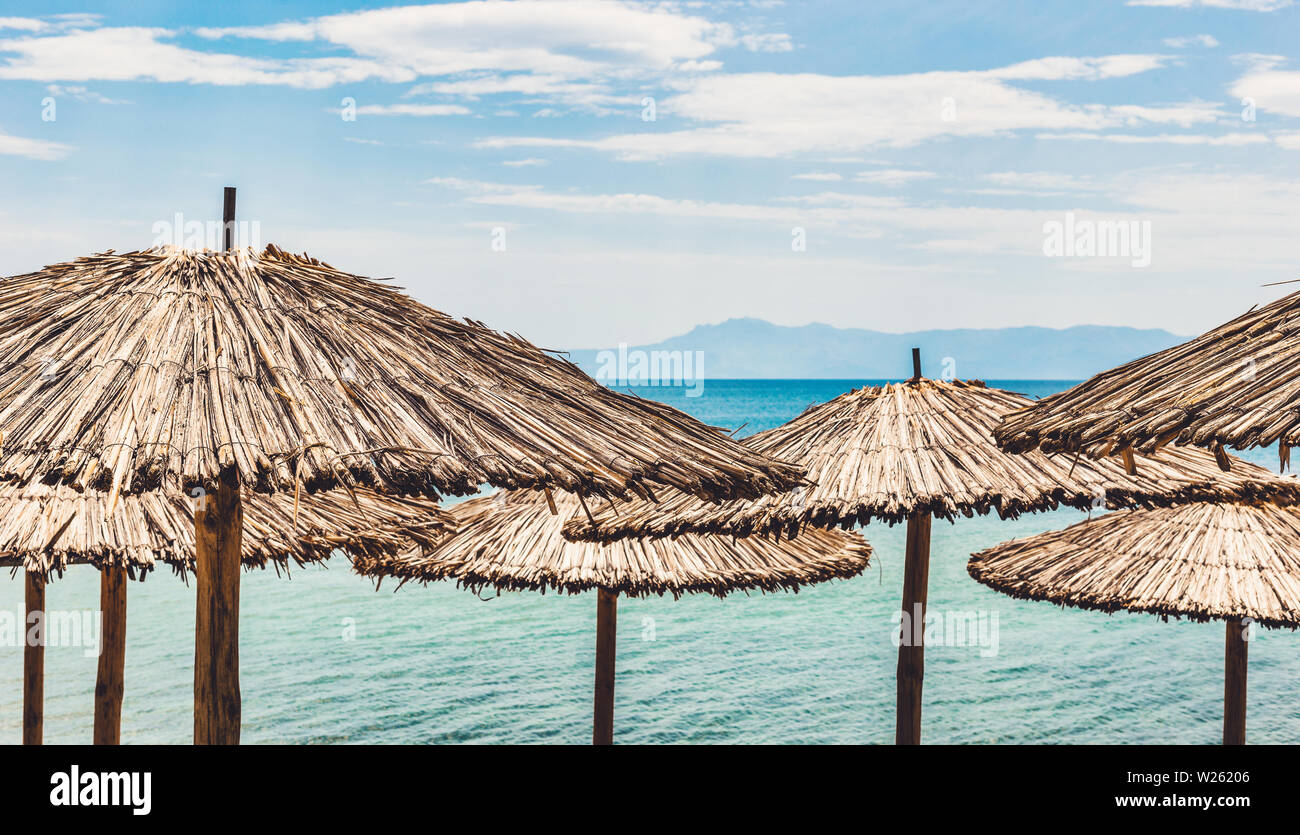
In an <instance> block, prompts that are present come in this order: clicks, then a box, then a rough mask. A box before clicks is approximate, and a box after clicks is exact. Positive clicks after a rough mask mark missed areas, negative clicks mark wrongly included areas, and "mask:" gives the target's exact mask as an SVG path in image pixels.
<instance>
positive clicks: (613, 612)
mask: <svg viewBox="0 0 1300 835" xmlns="http://www.w3.org/2000/svg"><path fill="white" fill-rule="evenodd" d="M617 632H618V593H617V592H613V591H609V590H607V589H600V590H599V591H598V592H597V598H596V698H595V709H594V711H593V720H592V732H591V742H592V744H593V745H613V744H614V655H615V643H616V641H615V638H616V635H617Z"/></svg>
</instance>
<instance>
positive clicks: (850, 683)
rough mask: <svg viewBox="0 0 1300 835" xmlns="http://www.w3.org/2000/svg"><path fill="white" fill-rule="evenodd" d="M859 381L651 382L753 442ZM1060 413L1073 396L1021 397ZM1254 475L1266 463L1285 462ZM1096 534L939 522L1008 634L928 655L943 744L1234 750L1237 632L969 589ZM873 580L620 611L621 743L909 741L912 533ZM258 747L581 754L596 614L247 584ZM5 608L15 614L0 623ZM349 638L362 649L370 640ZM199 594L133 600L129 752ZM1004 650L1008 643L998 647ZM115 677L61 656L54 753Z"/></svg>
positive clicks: (1057, 517)
mask: <svg viewBox="0 0 1300 835" xmlns="http://www.w3.org/2000/svg"><path fill="white" fill-rule="evenodd" d="M862 382H864V381H835V380H817V381H789V380H778V381H725V380H716V381H715V380H710V381H708V382H707V384H706V385H705V387H704V390H703V394H702V396H700V397H697V398H691V397H685V396H684V392H683V390H681V389H670V388H638V389H636V393H637V394H639V395H641V396H645V397H655V398H656V399H662V400H665V401H668V402H670V403H672V404H673V405H675V406H678V407H679V408H682V409H685V410H686V411H688V412H691V413H692V414H694V415H695V416H696V417H699V418H701V419H702V420H705V421H707V422H710V423H713V424H716V425H720V426H726V427H729V428H735V427H737V426H740V425H741V424H747V425H746V426H745V427H744V429H743V430H741V432H740V433H739V434H741V435H744V434H749V433H751V432H755V431H758V430H761V429H765V428H768V427H771V426H775V425H778V424H780V423H782V422H784V421H786V420H789V419H790V418H791V417H793V416H794V415H795V414H797V413H798V412H800V411H801V410H802V409H803V408H804V407H806V406H808V405H810V404H812V403H815V402H819V401H823V400H827V399H829V398H831V397H834V396H835V395H838V394H840V393H842V392H844V391H847V390H848V389H849V388H851V387H854V386H856V385H860V384H862ZM995 384H996V385H1000V386H1002V387H1004V388H1010V389H1013V390H1016V391H1022V392H1025V393H1027V394H1030V395H1031V396H1042V395H1044V394H1048V393H1051V392H1053V391H1057V390H1060V389H1063V388H1066V387H1068V385H1069V383H1066V382H1060V383H1053V382H1043V381H1032V382H1030V381H1001V382H997V383H995ZM1246 457H1248V458H1251V459H1252V460H1256V461H1258V462H1259V463H1262V464H1265V465H1266V466H1272V465H1273V463H1274V462H1275V460H1276V458H1275V454H1274V453H1273V452H1272V451H1269V450H1256V451H1253V452H1251V453H1247V454H1246ZM1083 518H1084V514H1082V513H1080V512H1078V511H1074V510H1065V511H1057V512H1054V513H1047V514H1039V515H1036V516H1027V517H1024V518H1022V519H1019V520H1016V521H1012V522H1003V521H1001V520H999V519H997V518H996V517H991V518H988V517H986V518H977V519H970V520H961V521H959V522H957V523H956V524H951V525H950V524H948V523H945V522H936V523H935V525H934V530H933V542H932V549H933V551H932V559H931V568H930V606H931V611H932V612H938V613H941V614H950V613H956V612H974V613H977V614H979V615H981V616H983V617H984V618H985V623H986V624H989V625H991V623H992V618H993V617H994V616H996V618H997V629H996V634H997V637H998V641H997V652H996V654H988V653H987V651H986V653H984V654H982V653H981V651H980V648H979V647H978V646H935V645H931V646H928V647H927V649H926V662H927V663H926V677H925V707H924V711H925V714H924V731H923V739H924V740H925V741H926V742H936V743H938V742H956V743H972V742H976V743H978V742H1025V743H1090V742H1095V743H1160V742H1186V743H1214V742H1217V741H1218V740H1219V736H1220V733H1221V727H1220V719H1221V710H1222V698H1223V626H1222V625H1221V624H1217V623H1212V624H1191V623H1180V622H1174V621H1171V622H1169V623H1164V622H1162V621H1161V620H1160V619H1158V618H1156V617H1152V616H1149V615H1129V614H1118V615H1113V616H1107V615H1104V614H1100V613H1095V612H1084V611H1077V610H1062V609H1058V608H1056V607H1055V606H1052V605H1050V604H1045V603H1033V602H1024V601H1015V600H1012V599H1010V598H1008V597H1005V596H1003V595H1000V594H998V593H996V592H993V591H991V590H989V589H987V588H985V587H983V586H980V585H979V584H977V583H975V582H974V581H973V580H971V579H970V578H969V576H968V575H967V574H966V568H965V564H966V559H967V556H968V555H969V554H970V553H971V552H972V551H976V550H979V549H981V548H985V547H988V546H990V545H993V544H995V543H997V542H1001V541H1003V540H1005V539H1009V538H1011V537H1016V536H1025V535H1028V534H1031V533H1036V532H1039V531H1043V530H1048V529H1052V528H1059V527H1064V526H1066V525H1068V524H1072V523H1073V522H1076V521H1079V520H1081V519H1083ZM864 533H865V535H866V536H867V538H868V539H869V540H870V541H871V543H872V545H873V546H874V547H875V549H876V561H875V564H874V565H873V566H872V567H871V568H870V569H869V570H868V571H867V572H866V573H865V574H864V575H862V576H860V577H858V578H855V579H853V580H850V581H843V582H834V583H829V584H824V585H821V586H816V587H813V588H810V589H806V590H804V591H802V592H800V593H798V594H789V593H783V594H770V595H763V594H755V595H752V596H748V597H747V596H744V595H737V596H733V597H729V598H727V599H726V600H717V599H714V598H712V597H687V598H683V599H681V600H677V601H674V600H672V599H671V598H668V599H653V600H622V601H620V603H619V631H618V681H617V687H616V705H615V740H616V741H617V742H623V743H664V742H734V743H803V742H818V743H888V742H892V741H893V734H894V665H895V662H896V658H897V654H896V653H897V651H896V649H895V647H894V645H893V642H892V636H893V635H894V633H895V630H896V626H895V620H894V613H895V611H896V609H897V608H898V604H899V598H900V595H901V586H902V580H901V577H902V572H901V568H902V549H903V528H902V526H898V527H895V528H890V527H888V526H886V525H876V524H872V525H869V526H867V528H865V529H864ZM98 589H99V585H98V574H97V572H95V571H94V570H93V569H89V568H78V569H74V570H72V571H70V572H69V573H68V574H67V575H66V576H65V577H64V578H63V580H61V581H54V582H52V583H51V584H50V586H49V590H48V606H49V608H50V609H52V610H53V609H71V610H93V609H95V608H97V607H98V601H99V596H98ZM242 596H243V608H242V626H241V645H240V653H241V661H242V686H243V700H244V701H243V716H244V730H243V739H244V741H245V742H248V743H259V742H261V743H268V742H271V743H307V742H310V743H342V742H349V743H448V742H476V743H488V742H512V743H585V742H587V741H589V739H590V733H591V730H590V728H591V724H590V723H591V718H590V716H591V691H592V661H593V657H594V642H595V636H594V627H595V598H594V595H590V594H585V595H578V596H573V597H566V596H561V595H553V594H546V595H540V594H532V593H516V594H507V595H503V596H501V597H492V598H490V599H479V598H477V597H476V596H474V595H473V594H470V593H467V592H463V591H459V590H457V589H456V588H455V587H454V586H452V585H449V584H442V585H439V586H431V587H420V586H411V587H408V588H404V589H402V590H401V591H400V592H397V593H393V592H391V591H390V590H389V589H388V588H385V589H384V590H383V591H380V592H376V591H375V590H374V588H373V586H372V585H371V584H370V583H368V582H367V581H365V580H362V579H360V578H358V577H356V576H354V575H352V574H351V572H350V570H349V569H348V566H347V563H346V562H345V561H343V560H341V559H336V560H335V561H334V562H333V565H332V567H331V568H328V569H325V568H316V569H304V570H294V571H293V573H292V577H291V578H285V577H277V576H276V574H275V573H274V572H270V571H258V572H253V573H246V574H245V575H244V581H243V586H242ZM5 612H7V613H8V615H5V614H4V613H5ZM21 613H22V578H21V576H16V577H8V576H5V577H3V578H0V617H10V618H13V619H15V620H19V621H20V620H21ZM353 631H354V632H353ZM193 637H194V598H193V590H192V588H190V587H187V586H185V585H184V584H182V583H181V582H180V581H178V580H176V579H175V578H174V577H172V576H171V575H170V574H168V573H158V574H155V575H154V576H152V577H150V578H149V579H148V580H147V581H146V582H144V583H133V584H131V586H130V596H129V603H128V642H127V667H126V697H125V704H124V710H123V719H122V726H123V727H122V738H123V741H124V742H127V743H132V742H134V743H143V742H153V743H187V742H189V741H190V738H191V728H192V724H191V723H192V714H191V710H192V681H193ZM986 643H987V642H986ZM21 677H22V650H21V648H20V647H19V646H13V645H6V646H3V647H0V742H2V743H15V742H17V741H18V739H19V735H20V733H19V729H20V694H21V680H22V679H21ZM1297 680H1300V636H1297V635H1295V634H1293V633H1291V632H1285V631H1283V632H1276V631H1261V633H1260V635H1259V638H1258V639H1257V640H1256V641H1255V642H1254V643H1253V645H1252V647H1251V652H1250V689H1249V715H1248V720H1247V733H1248V739H1249V740H1250V741H1251V742H1275V743H1294V742H1296V741H1297V740H1300V700H1297V699H1296V697H1295V692H1294V688H1295V682H1296V681H1297ZM94 681H95V659H94V658H93V657H86V656H85V654H84V651H83V650H82V649H80V648H76V647H50V648H48V649H47V654H46V682H45V689H46V704H45V711H46V715H45V739H46V742H47V743H79V742H89V741H90V733H91V724H92V701H93V693H94Z"/></svg>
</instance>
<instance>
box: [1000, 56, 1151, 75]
mask: <svg viewBox="0 0 1300 835" xmlns="http://www.w3.org/2000/svg"><path fill="white" fill-rule="evenodd" d="M1168 61H1169V59H1168V58H1167V57H1166V56H1164V55H1140V54H1139V55H1102V56H1100V57H1096V58H1070V57H1051V58H1035V59H1034V60H1032V61H1022V62H1021V63H1019V64H1012V65H1011V66H1008V67H1002V68H1000V69H996V70H989V71H987V72H984V73H982V75H984V76H986V77H988V78H1001V79H1006V80H1009V81H1017V80H1020V81H1024V80H1028V81H1099V80H1101V79H1105V78H1123V77H1125V76H1129V75H1136V74H1138V73H1143V72H1148V71H1150V70H1154V69H1158V68H1160V67H1162V66H1164V65H1165V64H1166V63H1168Z"/></svg>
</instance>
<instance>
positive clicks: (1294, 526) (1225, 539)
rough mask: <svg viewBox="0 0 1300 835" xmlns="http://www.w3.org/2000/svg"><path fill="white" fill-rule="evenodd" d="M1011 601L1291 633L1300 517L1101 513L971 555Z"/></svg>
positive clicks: (1230, 508) (1205, 507) (1278, 513)
mask: <svg viewBox="0 0 1300 835" xmlns="http://www.w3.org/2000/svg"><path fill="white" fill-rule="evenodd" d="M968 568H969V570H970V575H971V576H972V577H974V578H975V579H976V580H978V581H980V582H981V583H983V584H985V585H987V586H992V587H993V588H995V589H997V590H998V591H1001V592H1005V593H1006V594H1009V595H1011V596H1012V597H1020V598H1028V599H1031V600H1050V601H1051V602H1053V603H1057V604H1059V605H1061V606H1076V607H1079V608H1083V609H1100V610H1101V611H1104V612H1114V611H1116V610H1119V609H1126V610H1128V611H1131V612H1148V613H1151V614H1156V615H1163V616H1165V617H1168V616H1170V615H1173V616H1175V617H1188V618H1191V619H1192V620H1197V621H1206V620H1210V619H1212V618H1222V619H1240V618H1247V617H1249V618H1253V619H1254V620H1256V621H1257V622H1259V623H1260V624H1262V625H1265V626H1274V627H1278V626H1285V627H1290V628H1293V629H1294V628H1295V627H1296V626H1300V510H1297V509H1295V508H1279V507H1275V506H1272V505H1260V506H1255V507H1251V506H1246V505H1233V504H1223V505H1216V504H1191V505H1183V506H1181V507H1169V508H1158V509H1155V510H1135V511H1128V512H1122V513H1110V514H1107V515H1105V516H1102V517H1100V518H1098V519H1093V520H1091V521H1088V522H1080V523H1079V524H1077V525H1073V526H1071V527H1068V528H1066V529H1065V530H1062V531H1049V532H1048V533H1044V534H1039V535H1038V536H1031V537H1029V538H1027V539H1015V540H1012V541H1010V542H1004V543H1002V544H1001V545H998V546H996V547H993V548H990V549H988V550H986V551H981V552H980V553H978V554H975V555H974V557H973V558H972V559H971V561H970V564H969V566H968Z"/></svg>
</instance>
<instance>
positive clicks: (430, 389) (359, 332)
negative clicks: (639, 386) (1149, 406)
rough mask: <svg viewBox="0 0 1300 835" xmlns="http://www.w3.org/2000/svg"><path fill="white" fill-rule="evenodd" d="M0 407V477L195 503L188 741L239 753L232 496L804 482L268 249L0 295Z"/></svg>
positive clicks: (787, 485)
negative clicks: (203, 494) (203, 499)
mask: <svg viewBox="0 0 1300 835" xmlns="http://www.w3.org/2000/svg"><path fill="white" fill-rule="evenodd" d="M231 203H233V200H232V201H231ZM228 219H233V210H232V211H230V212H228ZM0 404H2V405H0V479H8V480H17V481H20V482H24V483H29V482H46V483H62V484H66V485H69V486H72V487H75V488H77V489H87V488H89V489H96V490H105V491H109V492H110V493H111V494H114V495H115V494H117V493H138V492H142V491H148V490H155V489H172V490H175V489H178V488H179V489H180V490H182V491H184V492H186V493H188V492H189V491H190V490H192V489H193V488H195V487H199V488H202V489H204V490H206V491H207V505H208V511H207V512H206V513H203V514H201V515H199V516H198V517H197V518H196V528H197V532H196V542H197V546H198V555H197V568H196V574H197V590H198V602H197V604H196V605H197V629H196V634H197V646H196V652H195V656H196V663H195V666H196V669H197V670H198V671H199V673H198V674H197V675H196V681H195V740H196V741H197V742H222V743H235V742H238V739H239V687H238V667H237V659H238V652H237V645H238V607H237V598H238V582H239V572H238V561H239V553H240V550H241V549H240V545H239V536H240V531H241V530H242V525H241V524H240V512H241V511H240V508H241V498H240V497H241V494H242V491H247V490H252V491H256V492H297V491H299V490H306V491H308V492H312V491H316V490H321V489H327V488H333V487H345V486H355V485H370V486H375V487H377V488H379V489H381V490H383V491H385V492H395V493H416V494H423V495H426V496H430V497H434V498H436V497H438V496H439V495H442V494H465V493H470V492H474V491H475V490H476V489H477V488H478V487H479V486H480V485H482V484H484V483H488V484H493V485H496V486H499V487H510V488H519V487H523V488H534V489H544V488H551V487H556V488H561V489H564V490H569V491H573V492H576V493H579V494H590V495H597V496H607V497H608V496H623V495H627V494H628V493H629V492H631V493H636V494H638V495H641V496H649V495H651V491H652V490H653V489H656V488H658V487H661V486H663V487H675V488H679V489H683V490H686V491H687V492H690V493H694V494H697V495H700V496H702V497H705V498H711V499H725V498H732V497H739V496H756V495H760V494H763V493H766V492H772V491H774V490H783V489H791V488H793V487H794V486H795V484H796V483H798V481H799V479H800V476H801V475H802V473H801V471H800V470H798V469H797V468H795V467H793V466H790V465H786V464H783V463H780V462H775V461H771V460H769V459H767V458H765V457H763V456H761V455H758V454H756V453H754V452H753V451H751V450H749V449H746V448H743V447H740V446H739V445H738V444H736V443H734V442H733V441H731V440H729V439H728V438H727V437H725V435H723V434H722V433H721V432H719V431H717V430H715V429H713V428H711V427H707V426H704V425H703V424H701V423H699V422H698V421H695V420H693V419H692V418H689V417H687V416H685V415H683V414H682V413H680V412H677V411H676V410H674V409H671V408H669V407H667V406H664V405H661V404H658V403H654V402H651V401H646V400H640V399H637V398H633V397H628V396H625V395H620V394H617V393H615V392H612V391H610V390H608V389H607V388H605V387H603V386H601V385H599V384H597V383H596V382H595V381H594V380H591V379H590V378H588V377H586V376H585V375H583V374H582V373H581V372H580V371H578V369H577V367H576V366H574V365H573V364H571V363H568V362H565V361H562V360H560V359H557V358H555V357H552V356H550V355H548V354H546V353H544V352H543V351H541V350H540V349H538V348H536V347H534V346H533V345H531V344H529V343H528V342H525V341H524V340H523V339H520V338H518V337H514V336H506V335H503V334H499V333H496V332H495V331H492V330H489V329H488V328H487V327H485V326H483V325H481V324H479V323H476V322H471V321H460V320H456V319H453V318H451V317H449V316H447V315H445V314H442V313H439V312H438V311H436V310H432V309H430V308H428V307H425V306H424V305H422V304H419V303H418V302H416V301H414V300H413V299H411V298H410V297H409V296H406V295H404V294H402V293H400V292H398V291H396V290H394V289H391V288H387V287H384V286H382V285H381V284H379V283H376V282H374V281H370V280H368V279H365V278H361V277H358V276H354V275H350V274H348V273H344V272H341V271H339V270H336V269H334V268H333V267H331V266H329V265H328V264H325V263H322V262H321V261H317V260H315V259H313V258H309V257H307V256H294V255H290V254H288V253H286V252H284V251H282V250H280V249H278V248H276V247H274V246H269V247H267V248H266V251H265V252H262V253H261V254H257V253H254V252H252V251H251V250H247V251H245V250H241V251H233V252H224V253H216V252H207V251H203V252H185V251H180V250H175V249H170V248H167V249H154V250H149V251H145V252H132V253H128V254H125V255H120V254H113V253H104V254H100V255H94V256H91V257H88V258H82V259H79V260H77V261H73V262H69V263H65V264H58V265H55V266H51V267H46V268H45V269H44V270H41V271H40V272H36V273H31V274H28V275H21V276H17V277H14V278H9V279H7V280H5V281H3V282H0Z"/></svg>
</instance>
